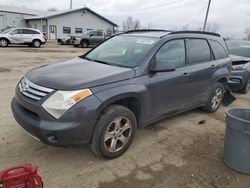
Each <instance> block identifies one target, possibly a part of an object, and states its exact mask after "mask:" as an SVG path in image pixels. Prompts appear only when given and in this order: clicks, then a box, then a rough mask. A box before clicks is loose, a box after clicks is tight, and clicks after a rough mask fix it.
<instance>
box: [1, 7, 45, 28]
mask: <svg viewBox="0 0 250 188" xmlns="http://www.w3.org/2000/svg"><path fill="white" fill-rule="evenodd" d="M39 14H44V12H43V11H39V10H33V9H27V8H20V7H11V6H6V5H0V29H3V28H5V27H6V26H17V27H26V26H27V23H26V21H25V20H24V18H25V17H26V16H35V15H39Z"/></svg>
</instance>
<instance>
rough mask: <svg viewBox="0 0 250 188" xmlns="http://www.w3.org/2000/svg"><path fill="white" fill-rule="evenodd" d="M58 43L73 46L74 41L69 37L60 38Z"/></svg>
mask: <svg viewBox="0 0 250 188" xmlns="http://www.w3.org/2000/svg"><path fill="white" fill-rule="evenodd" d="M57 43H59V44H62V45H67V44H72V40H71V38H70V36H67V37H62V38H58V39H57Z"/></svg>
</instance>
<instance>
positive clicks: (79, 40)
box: [71, 30, 105, 48]
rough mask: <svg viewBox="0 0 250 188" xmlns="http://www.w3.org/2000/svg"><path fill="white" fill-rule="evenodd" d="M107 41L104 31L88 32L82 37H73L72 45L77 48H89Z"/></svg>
mask: <svg viewBox="0 0 250 188" xmlns="http://www.w3.org/2000/svg"><path fill="white" fill-rule="evenodd" d="M104 40H105V35H104V32H103V31H102V30H86V31H85V32H84V33H83V35H82V36H77V35H74V36H71V41H72V44H73V45H74V46H75V47H78V46H80V47H82V48H87V47H88V46H90V45H98V44H100V43H102V42H103V41H104Z"/></svg>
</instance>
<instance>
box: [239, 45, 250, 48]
mask: <svg viewBox="0 0 250 188" xmlns="http://www.w3.org/2000/svg"><path fill="white" fill-rule="evenodd" d="M240 47H242V48H250V46H248V45H240Z"/></svg>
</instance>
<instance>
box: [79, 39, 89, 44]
mask: <svg viewBox="0 0 250 188" xmlns="http://www.w3.org/2000/svg"><path fill="white" fill-rule="evenodd" d="M83 41H85V42H87V43H88V45H89V41H88V40H87V39H82V40H81V43H82V42H83Z"/></svg>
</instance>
